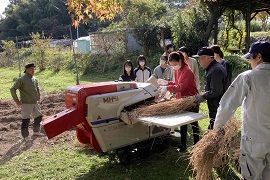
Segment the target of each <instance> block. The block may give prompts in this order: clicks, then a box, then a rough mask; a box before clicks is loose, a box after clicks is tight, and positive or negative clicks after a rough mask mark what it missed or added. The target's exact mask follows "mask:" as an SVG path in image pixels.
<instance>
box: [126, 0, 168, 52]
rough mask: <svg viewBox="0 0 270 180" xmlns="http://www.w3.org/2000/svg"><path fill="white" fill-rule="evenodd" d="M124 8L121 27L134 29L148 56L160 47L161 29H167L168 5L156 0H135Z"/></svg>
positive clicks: (127, 3)
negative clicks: (151, 51) (159, 36)
mask: <svg viewBox="0 0 270 180" xmlns="http://www.w3.org/2000/svg"><path fill="white" fill-rule="evenodd" d="M123 7H124V10H123V11H124V12H123V14H124V17H123V22H122V24H121V26H124V27H127V28H132V29H134V31H135V35H136V39H137V41H138V42H139V43H140V44H141V45H142V46H143V48H144V53H145V54H146V56H148V55H149V53H150V50H151V49H154V48H156V47H159V42H160V41H159V38H158V35H159V34H160V32H161V28H166V23H165V21H166V20H167V19H166V18H165V17H166V15H167V12H168V9H167V5H166V4H165V3H161V2H159V1H155V0H133V1H127V2H126V3H125V4H124V5H123Z"/></svg>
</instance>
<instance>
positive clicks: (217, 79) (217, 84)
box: [203, 69, 224, 100]
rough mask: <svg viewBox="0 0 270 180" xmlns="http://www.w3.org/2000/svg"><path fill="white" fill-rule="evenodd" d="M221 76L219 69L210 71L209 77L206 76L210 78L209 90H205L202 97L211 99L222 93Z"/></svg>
mask: <svg viewBox="0 0 270 180" xmlns="http://www.w3.org/2000/svg"><path fill="white" fill-rule="evenodd" d="M223 76H224V75H223V74H222V73H221V71H219V70H218V69H217V70H214V71H213V73H211V75H210V77H207V78H209V79H208V80H210V90H209V91H206V92H205V94H204V95H203V97H204V99H206V100H207V99H213V98H216V97H218V96H220V95H222V94H223V92H224V89H223V86H224V85H223Z"/></svg>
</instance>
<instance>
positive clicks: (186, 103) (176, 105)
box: [129, 96, 196, 117]
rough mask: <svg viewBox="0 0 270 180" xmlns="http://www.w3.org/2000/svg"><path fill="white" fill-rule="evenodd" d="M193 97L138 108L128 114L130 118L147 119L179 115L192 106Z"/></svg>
mask: <svg viewBox="0 0 270 180" xmlns="http://www.w3.org/2000/svg"><path fill="white" fill-rule="evenodd" d="M195 100H196V97H195V96H190V97H186V98H181V99H173V100H171V101H165V102H160V103H157V104H152V105H148V106H146V105H145V106H140V107H139V108H136V109H134V110H133V111H131V112H130V113H129V116H130V117H139V116H143V117H149V116H165V115H170V114H176V113H180V112H182V111H185V110H186V109H188V108H190V107H192V106H194V105H195V104H194V101H195Z"/></svg>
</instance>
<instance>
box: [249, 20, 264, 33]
mask: <svg viewBox="0 0 270 180" xmlns="http://www.w3.org/2000/svg"><path fill="white" fill-rule="evenodd" d="M261 30H262V27H261V25H260V23H259V22H258V21H255V20H252V21H251V22H250V31H251V32H257V31H261Z"/></svg>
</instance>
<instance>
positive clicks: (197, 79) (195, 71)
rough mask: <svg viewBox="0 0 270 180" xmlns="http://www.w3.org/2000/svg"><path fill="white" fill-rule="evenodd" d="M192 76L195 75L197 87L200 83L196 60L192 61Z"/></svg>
mask: <svg viewBox="0 0 270 180" xmlns="http://www.w3.org/2000/svg"><path fill="white" fill-rule="evenodd" d="M194 76H195V81H196V85H197V88H198V89H199V88H200V87H201V85H200V76H199V66H198V63H197V62H196V60H195V61H194Z"/></svg>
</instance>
